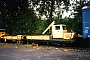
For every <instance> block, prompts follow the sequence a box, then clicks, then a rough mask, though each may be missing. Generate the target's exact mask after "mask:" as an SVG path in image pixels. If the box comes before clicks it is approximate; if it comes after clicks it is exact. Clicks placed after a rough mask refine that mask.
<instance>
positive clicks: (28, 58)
mask: <svg viewBox="0 0 90 60" xmlns="http://www.w3.org/2000/svg"><path fill="white" fill-rule="evenodd" d="M0 60H90V48H72V47H59V46H45V45H39V46H31V45H19V46H16V45H14V44H1V43H0Z"/></svg>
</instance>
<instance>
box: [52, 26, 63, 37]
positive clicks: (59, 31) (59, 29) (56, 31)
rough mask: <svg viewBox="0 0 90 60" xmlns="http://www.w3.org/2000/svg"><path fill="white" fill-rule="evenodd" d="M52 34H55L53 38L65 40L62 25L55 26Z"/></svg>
mask: <svg viewBox="0 0 90 60" xmlns="http://www.w3.org/2000/svg"><path fill="white" fill-rule="evenodd" d="M52 33H53V38H63V28H62V25H53V27H52Z"/></svg>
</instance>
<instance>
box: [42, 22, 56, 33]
mask: <svg viewBox="0 0 90 60" xmlns="http://www.w3.org/2000/svg"><path fill="white" fill-rule="evenodd" d="M54 24H55V21H53V22H52V23H51V24H50V25H49V26H48V27H47V28H46V29H45V30H44V31H43V32H42V34H45V33H46V32H47V31H48V30H49V29H50V27H52V26H53V25H54Z"/></svg>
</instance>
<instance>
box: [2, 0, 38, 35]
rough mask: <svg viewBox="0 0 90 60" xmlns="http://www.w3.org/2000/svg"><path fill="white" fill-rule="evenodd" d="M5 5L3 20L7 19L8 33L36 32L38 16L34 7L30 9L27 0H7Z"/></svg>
mask: <svg viewBox="0 0 90 60" xmlns="http://www.w3.org/2000/svg"><path fill="white" fill-rule="evenodd" d="M3 5H4V8H3V20H5V21H4V22H5V27H6V32H7V33H8V34H10V35H17V34H33V33H34V32H35V29H36V21H38V18H37V17H36V15H35V13H34V11H33V10H32V9H28V5H27V0H22V1H21V0H15V1H12V0H7V1H4V4H3Z"/></svg>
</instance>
